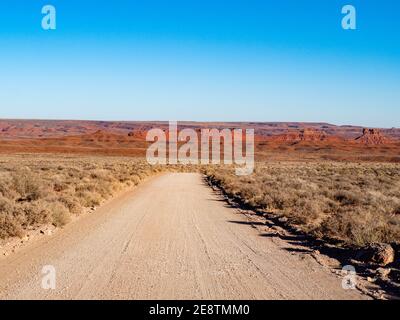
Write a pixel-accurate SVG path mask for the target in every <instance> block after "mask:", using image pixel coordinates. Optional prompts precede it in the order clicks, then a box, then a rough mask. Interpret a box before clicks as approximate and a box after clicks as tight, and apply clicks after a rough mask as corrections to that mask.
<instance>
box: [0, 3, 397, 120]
mask: <svg viewBox="0 0 400 320" xmlns="http://www.w3.org/2000/svg"><path fill="white" fill-rule="evenodd" d="M45 4H53V5H54V6H55V7H56V9H57V30H55V31H44V30H42V28H41V19H42V14H41V8H42V6H43V5H45ZM345 4H352V5H354V6H355V7H356V9H357V30H355V31H345V30H343V29H342V28H341V19H342V14H341V8H342V6H343V5H345ZM0 117H1V118H46V119H102V120H175V119H176V120H199V121H208V120H225V121H245V120H248V121H325V122H330V123H335V124H357V125H365V126H377V127H392V126H396V127H400V1H398V0H391V1H389V0H380V1H378V0H368V1H367V0H360V1H358V0H349V1H338V0H280V1H268V0H263V1H252V0H240V1H235V0H230V1H218V0H213V1H209V0H201V1H200V0H198V1H194V0H193V1H192V0H190V1H189V0H185V1H177V0H165V1H157V0H146V1H127V0H126V1H123V0H113V1H111V0H110V1H89V0H81V1H77V0H63V1H60V0H46V1H38V0H29V1H26V0H1V1H0Z"/></svg>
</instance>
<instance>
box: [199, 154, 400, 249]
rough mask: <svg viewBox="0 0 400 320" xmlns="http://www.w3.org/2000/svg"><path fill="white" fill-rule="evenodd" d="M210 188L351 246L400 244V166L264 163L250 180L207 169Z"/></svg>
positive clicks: (227, 170)
mask: <svg viewBox="0 0 400 320" xmlns="http://www.w3.org/2000/svg"><path fill="white" fill-rule="evenodd" d="M205 173H206V175H207V177H208V179H209V181H210V182H211V183H213V184H214V185H217V186H219V187H221V188H222V189H223V190H224V192H225V193H226V194H227V196H229V197H231V198H233V199H234V200H236V201H239V202H241V203H244V204H246V205H248V206H250V207H252V208H256V209H258V210H263V211H265V212H272V213H274V214H277V215H279V216H282V217H284V219H285V220H286V219H287V223H289V224H290V225H292V226H295V227H297V228H299V229H301V230H302V231H304V232H306V233H309V234H312V235H314V236H316V237H318V238H330V239H335V240H339V241H341V242H344V243H346V244H352V245H359V246H363V245H366V244H370V243H375V242H382V243H398V242H400V165H399V164H390V163H344V162H328V161H325V162H323V161H320V162H310V163H301V162H270V163H268V162H260V163H257V165H256V169H255V172H254V173H253V175H251V176H244V177H238V176H236V175H235V174H234V169H233V168H231V167H222V166H221V167H207V169H206V170H205Z"/></svg>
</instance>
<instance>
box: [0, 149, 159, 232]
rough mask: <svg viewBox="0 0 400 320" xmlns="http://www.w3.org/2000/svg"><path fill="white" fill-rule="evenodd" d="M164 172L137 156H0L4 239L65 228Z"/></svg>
mask: <svg viewBox="0 0 400 320" xmlns="http://www.w3.org/2000/svg"><path fill="white" fill-rule="evenodd" d="M161 169H162V168H161V167H157V166H150V165H149V164H147V162H146V161H145V160H143V159H142V160H140V159H132V158H113V157H83V158H82V157H79V158H78V157H63V156H53V157H52V156H38V155H34V156H33V155H32V156H6V157H1V158H0V239H4V238H8V237H13V236H22V235H23V234H24V232H25V231H26V230H29V229H33V228H35V227H37V226H40V225H43V224H53V225H55V226H63V225H65V224H66V223H68V222H69V221H70V219H71V216H72V215H79V214H80V213H82V212H83V211H84V210H85V208H92V207H95V206H98V205H99V204H101V202H102V201H104V200H106V199H108V198H110V197H111V196H112V195H114V194H116V193H117V192H118V191H121V190H123V189H124V188H127V187H129V186H133V185H137V184H138V183H140V181H141V180H143V179H144V178H145V177H147V176H149V175H151V174H154V173H156V172H159V171H161Z"/></svg>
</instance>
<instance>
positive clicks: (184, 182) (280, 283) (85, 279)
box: [0, 173, 365, 299]
mask: <svg viewBox="0 0 400 320" xmlns="http://www.w3.org/2000/svg"><path fill="white" fill-rule="evenodd" d="M45 265H52V266H54V267H55V270H56V289H55V290H51V289H50V290H44V289H42V287H41V284H42V277H43V275H42V274H41V271H42V267H43V266H45ZM0 298H3V299H4V298H8V299H10V298H12V299H21V298H33V299H103V298H104V299H363V298H365V296H362V295H361V294H360V293H358V292H357V291H354V290H344V289H342V286H341V279H340V278H339V277H337V276H335V275H333V274H332V273H330V272H329V271H328V270H326V269H325V268H323V267H322V266H320V265H319V264H318V263H317V262H316V261H315V260H314V259H312V258H304V257H301V256H300V255H298V254H293V253H291V252H289V251H287V250H284V248H282V246H280V245H277V244H276V243H275V242H274V241H272V240H271V238H269V237H265V236H261V235H260V234H259V232H258V231H257V230H256V229H254V228H252V227H251V226H249V225H248V223H247V220H246V218H245V217H244V216H243V215H242V214H239V213H237V212H236V211H235V209H232V208H229V207H228V206H226V204H225V203H224V202H223V201H221V199H219V198H218V196H217V195H215V194H214V193H213V191H212V190H211V189H210V188H208V187H207V186H205V185H204V184H203V182H202V179H201V176H200V175H198V174H185V173H176V174H166V175H163V176H160V177H157V178H155V179H152V180H150V181H148V182H146V183H145V184H144V185H142V186H141V187H139V188H138V189H136V190H134V191H131V192H128V193H126V194H124V195H122V196H120V197H118V198H116V199H114V200H113V201H111V202H109V203H108V204H106V205H105V206H103V207H102V208H100V209H99V210H98V211H96V212H95V213H93V214H89V215H87V216H84V217H82V218H81V219H79V220H78V221H76V222H74V223H72V224H70V225H68V226H67V227H65V228H64V229H63V230H61V231H59V232H57V233H56V234H55V235H53V236H45V237H44V238H43V239H41V240H40V241H38V242H35V243H32V244H31V245H30V246H28V247H26V248H24V249H22V250H21V251H20V252H17V253H15V254H14V255H11V256H9V257H7V258H4V259H1V260H0Z"/></svg>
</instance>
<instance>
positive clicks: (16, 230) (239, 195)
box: [0, 120, 400, 299]
mask: <svg viewBox="0 0 400 320" xmlns="http://www.w3.org/2000/svg"><path fill="white" fill-rule="evenodd" d="M154 127H158V128H162V129H163V130H165V131H167V130H168V123H166V122H107V121H65V120H64V121H57V120H0V179H1V185H0V210H1V219H0V254H1V255H2V257H0V271H2V274H3V276H2V277H0V296H2V297H5V298H6V297H8V298H18V297H28V298H32V297H34V298H50V299H52V298H57V297H64V298H211V299H214V298H224V299H225V298H228V299H230V298H246V299H247V298H252V299H253V298H265V299H269V298H273V299H285V298H295V299H302V298H303V299H308V298H313V299H315V298H317V299H318V298H340V299H342V298H343V299H353V298H355V299H359V298H371V297H374V298H380V299H387V298H393V297H395V296H396V292H398V290H399V288H400V280H399V279H400V278H399V277H400V269H399V245H400V129H396V128H391V129H383V128H382V129H376V128H374V129H372V128H363V127H357V126H335V125H331V124H326V123H244V122H243V123H224V122H218V123H206V122H179V128H180V129H181V128H191V129H194V130H196V131H199V130H201V129H203V128H218V129H224V128H243V129H246V128H254V129H255V160H256V167H255V171H254V173H253V174H252V175H250V176H245V177H238V176H236V175H235V174H234V170H233V168H232V167H231V166H229V165H217V166H216V165H205V166H193V165H191V166H183V165H179V164H178V165H168V166H161V165H156V166H152V165H150V164H148V163H147V162H146V160H145V155H146V149H147V148H148V146H149V142H148V141H146V133H147V132H148V130H150V129H152V128H154ZM221 143H222V142H221ZM142 185H143V186H142ZM133 189H137V191H135V190H133ZM183 195H185V196H184V197H182V196H183ZM223 203H225V205H224V206H223V205H222V204H223ZM176 206H178V207H179V209H177V207H176ZM147 213H149V214H147ZM250 226H252V227H253V228H250ZM58 230H61V231H58ZM190 235H193V236H190ZM106 242H108V243H112V244H113V246H112V247H110V246H108V245H106ZM221 246H222V247H223V252H222V251H220V250H219V248H220V247H221ZM187 248H192V249H191V250H193V252H190V251H187V250H188V249H187ZM249 250H250V251H249ZM59 252H65V254H64V255H59ZM146 252H151V254H152V258H150V257H149V256H147V255H146ZM268 252H270V254H268ZM271 252H272V253H273V257H274V258H273V260H271V254H272V253H271ZM170 254H175V255H176V259H177V260H174V259H172V260H170V259H168V258H167V256H168V255H170ZM221 254H223V255H222V256H221ZM34 255H35V256H34ZM84 256H86V257H87V258H85V259H86V260H87V262H85V263H84V264H83V265H81V268H82V272H79V271H78V270H75V269H74V264H76V263H81V262H80V261H81V260H80V259H83V257H84ZM102 256H107V257H108V258H107V259H106V260H104V262H102V263H101V266H102V268H98V269H96V268H95V267H94V265H96V264H97V263H99V261H100V260H99V259H101V257H102ZM10 259H12V260H10ZM49 259H50V260H51V261H52V263H53V264H57V265H58V268H60V269H62V270H68V272H70V274H71V277H72V278H73V280H74V282H72V283H79V281H83V280H82V277H86V275H88V274H90V276H89V278H90V281H89V282H87V284H86V285H85V284H83V285H81V286H79V285H78V284H76V285H72V287H70V288H69V289H65V290H64V289H63V290H64V291H62V292H61V291H57V292H58V294H60V296H57V295H54V294H55V293H51V292H49V291H40V290H39V289H38V288H36V287H35V286H34V283H35V281H38V280H37V277H39V275H35V276H32V274H31V273H30V272H31V271H32V268H33V267H35V266H37V265H38V264H39V265H40V264H42V263H43V264H44V263H45V261H48V260H49ZM130 259H140V261H142V262H141V263H139V264H137V266H136V267H135V268H134V270H130V269H129V268H128V269H127V267H126V268H125V267H118V265H117V264H115V263H116V262H117V261H123V265H124V266H127V265H128V261H130ZM299 259H300V260H299ZM303 260H304V261H306V262H302V261H303ZM33 261H34V262H33ZM246 261H251V264H249V262H246ZM24 262H26V264H25V263H24ZM21 263H23V265H24V267H18V266H17V265H21ZM240 263H242V265H241V266H240ZM203 264H210V268H211V269H209V270H202V268H201V267H200V266H201V265H203ZM306 264H308V267H306ZM284 265H286V267H283V266H284ZM344 265H352V266H354V267H355V268H356V269H357V270H358V273H357V289H358V290H356V291H352V290H350V291H346V290H343V289H342V287H341V283H342V280H341V279H342V277H343V270H341V268H342V267H343V266H344ZM149 266H150V270H156V269H160V270H163V271H161V273H157V274H153V273H152V272H151V271H149V270H148V269H147V268H148V267H149ZM93 268H94V269H93ZM119 268H121V269H119ZM182 268H183V269H182ZM285 268H286V269H285ZM294 268H297V271H296V272H295V273H294V274H292V275H291V276H290V275H289V274H290V273H293V269H294ZM13 270H14V271H13ZM93 270H94V271H93ZM96 270H97V271H96ZM129 270H130V271H129ZM185 270H192V272H194V274H193V277H194V278H192V275H191V273H187V272H186V271H185ZM218 270H219V271H218ZM229 270H231V271H232V270H233V271H232V272H233V273H232V275H233V274H235V275H238V274H241V275H242V276H241V277H240V279H239V278H238V279H236V278H234V277H233V278H232V277H231V275H230V271H229ZM277 270H280V271H277ZM310 270H313V271H312V272H311V273H310ZM272 271H273V273H272V274H273V276H272V278H271V276H265V274H270V273H271V272H272ZM15 272H17V273H18V274H21V273H22V274H23V279H22V280H21V279H19V280H18V281H17V278H16V276H17V274H16V273H15ZM93 272H94V273H93ZM149 272H150V273H149ZM313 272H316V274H318V279H319V282H320V287H319V288H318V289H315V288H314V289H313V288H312V285H311V283H313V280H312V273H313ZM179 274H181V275H182V277H184V278H185V281H180V280H181V279H178V278H177V277H178V275H179ZM110 275H113V276H112V277H111V278H109V276H110ZM139 275H141V276H139ZM217 275H219V276H217ZM124 277H130V278H129V279H132V277H133V278H135V277H139V278H137V281H136V282H134V283H133V282H132V283H131V282H129V281H128V280H129V279H128V278H124ZM169 277H170V278H169ZM265 277H266V278H265ZM200 278H201V279H203V280H201V281H200V280H199V279H200ZM102 279H103V280H102ZM106 279H108V280H107V281H108V282H107V281H106ZM221 279H225V280H223V281H222V282H221ZM233 279H236V280H235V281H238V282H237V283H236V282H235V281H234V280H233ZM104 281H105V282H104ZM198 281H200V282H201V285H200V287H198ZM224 281H225V284H224ZM20 282H21V283H22V284H21V283H20ZM60 282H61V283H62V285H63V286H68V285H67V282H68V283H71V280H70V279H69V278H68V277H67V275H65V276H63V275H61V280H60ZM156 282H158V283H163V284H164V285H165V286H164V287H162V286H161V289H157V290H156V289H154V290H152V289H151V288H153V287H152V286H147V285H146V283H147V284H148V283H153V284H154V285H155V283H156ZM176 283H179V284H178V285H176ZM96 286H100V288H103V289H105V288H106V287H107V288H108V289H110V288H111V289H110V291H107V293H106V291H102V289H101V290H99V291H98V294H97V295H96V294H93V291H92V290H93V288H94V287H96ZM174 286H175V287H174ZM237 286H239V287H240V286H243V288H242V289H241V290H239V291H237V290H236V289H237ZM271 286H272V287H271ZM285 286H287V289H285V290H284V289H282V288H283V287H285ZM63 288H64V287H63ZM65 288H66V287H65ZM117 288H118V290H117ZM163 288H164V289H163ZM296 288H297V289H296ZM163 290H164V291H163ZM356 292H358V293H356Z"/></svg>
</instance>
